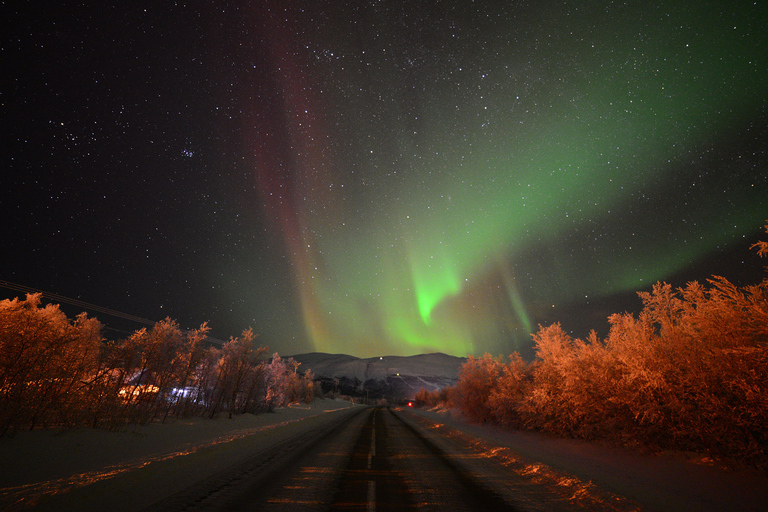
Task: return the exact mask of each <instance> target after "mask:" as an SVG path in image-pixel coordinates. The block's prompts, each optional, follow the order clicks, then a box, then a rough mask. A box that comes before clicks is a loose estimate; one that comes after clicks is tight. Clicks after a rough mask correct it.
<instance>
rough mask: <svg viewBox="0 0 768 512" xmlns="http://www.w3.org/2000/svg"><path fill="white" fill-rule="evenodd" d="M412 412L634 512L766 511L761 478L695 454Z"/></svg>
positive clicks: (504, 459) (767, 485) (502, 457)
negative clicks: (592, 488)
mask: <svg viewBox="0 0 768 512" xmlns="http://www.w3.org/2000/svg"><path fill="white" fill-rule="evenodd" d="M413 413H414V414H417V415H418V416H421V417H424V418H427V419H429V420H430V421H431V422H432V424H433V428H437V429H441V428H444V427H446V426H447V427H449V428H452V429H457V430H459V431H460V432H462V433H464V434H467V435H469V436H471V437H472V438H476V439H480V440H482V441H481V442H480V443H479V444H482V445H484V446H477V447H478V449H480V450H483V451H484V453H492V454H493V456H494V457H495V458H497V459H498V460H499V462H501V463H503V464H505V465H507V464H512V463H513V464H515V465H517V466H518V467H521V468H525V470H527V471H534V472H540V473H543V474H546V473H557V474H559V475H560V476H561V477H563V476H564V477H565V478H562V480H571V479H570V478H569V477H570V476H573V477H576V478H577V479H579V480H580V481H581V482H584V483H587V484H589V483H591V484H595V485H597V486H598V487H599V488H600V489H602V490H604V491H607V492H609V493H613V494H615V495H618V496H622V497H624V498H627V499H629V500H631V501H634V502H636V503H638V504H639V505H640V506H641V510H649V511H658V512H676V511H691V512H704V511H711V512H726V511H734V512H736V511H739V512H745V511H763V512H765V511H768V474H766V473H765V472H760V471H758V470H755V469H752V468H747V467H734V465H733V464H727V463H724V462H718V461H715V460H712V459H710V458H708V457H705V456H702V455H700V454H695V453H681V452H670V453H664V454H648V453H639V452H638V451H636V450H630V449H625V448H620V447H616V446H610V445H607V444H603V443H595V442H587V441H579V440H574V439H561V438H556V437H551V436H547V435H544V434H539V433H534V432H521V431H513V430H509V429H504V428H500V427H495V426H491V425H472V424H468V423H466V422H465V421H463V419H462V418H461V417H460V416H459V415H458V414H457V413H456V412H452V411H445V410H440V411H438V410H432V411H427V410H419V409H415V410H413ZM447 432H448V431H446V433H447ZM499 448H502V449H501V450H500V449H499ZM505 449H506V450H507V453H506V454H505V453H504V450H505ZM575 488H578V486H576V487H575Z"/></svg>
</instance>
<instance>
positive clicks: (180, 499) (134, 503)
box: [0, 400, 768, 512]
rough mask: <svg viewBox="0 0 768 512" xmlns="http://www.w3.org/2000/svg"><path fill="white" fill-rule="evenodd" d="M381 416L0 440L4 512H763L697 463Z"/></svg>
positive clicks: (368, 412) (749, 485) (747, 494)
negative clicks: (339, 510)
mask: <svg viewBox="0 0 768 512" xmlns="http://www.w3.org/2000/svg"><path fill="white" fill-rule="evenodd" d="M372 411H374V409H363V408H361V407H360V406H354V407H353V406H351V404H349V403H348V402H343V401H331V400H319V401H317V402H315V403H314V404H312V405H311V406H305V407H302V408H298V407H297V408H289V409H283V410H280V411H278V412H276V413H275V414H264V415H260V416H250V415H245V416H242V417H237V418H234V419H232V420H228V419H218V420H198V419H193V420H182V421H176V422H173V423H171V424H166V425H148V426H144V427H132V428H130V429H128V430H126V431H123V432H102V431H92V430H81V431H72V432H66V433H62V434H54V433H51V432H44V431H37V432H22V433H19V434H18V435H17V436H16V437H14V438H5V439H0V459H2V461H3V464H2V466H0V509H2V510H25V509H34V510H57V511H58V510H78V511H81V510H82V511H85V510H111V511H120V510H125V511H136V510H142V509H148V510H161V509H162V510H219V509H221V507H222V506H225V508H227V509H236V508H237V504H238V503H242V502H243V500H246V501H249V500H256V501H257V502H261V503H262V504H267V503H272V504H273V505H275V506H278V505H279V506H278V507H277V508H279V509H280V510H281V511H283V512H286V511H288V510H290V509H291V507H293V508H294V509H296V510H307V509H313V508H314V509H317V510H326V509H328V507H329V506H330V504H332V503H338V502H339V500H342V501H344V502H348V501H350V500H352V501H355V500H357V501H355V502H356V503H358V502H359V503H358V504H359V505H360V506H361V507H362V506H363V505H364V504H365V503H364V502H365V500H366V499H371V498H370V496H371V495H372V496H373V499H374V500H376V499H379V500H385V501H382V502H381V503H380V508H381V507H382V506H385V505H386V504H387V503H388V502H387V501H386V500H395V501H397V500H399V501H397V502H398V503H401V505H402V504H405V503H408V504H410V505H409V506H410V507H413V506H417V508H419V510H432V509H434V510H442V509H445V506H446V505H447V504H452V505H454V506H457V505H456V504H457V503H458V502H459V501H460V500H465V501H467V500H468V501H467V503H468V504H466V505H462V506H465V508H466V509H468V510H469V509H472V508H473V507H477V505H476V504H474V505H473V503H474V502H475V501H477V500H475V499H474V498H471V497H472V496H479V495H482V497H481V501H480V503H482V502H483V501H482V500H497V499H501V500H503V501H504V502H505V503H514V505H513V506H514V507H515V510H542V511H543V510H616V511H624V510H652V511H665V512H666V511H678V510H679V511H685V510H691V511H693V510H696V511H707V510H712V511H721V510H725V511H728V510H734V511H735V510H738V511H742V510H768V507H766V506H765V503H768V478H767V477H766V475H765V474H762V473H759V472H756V471H750V470H748V469H743V468H742V469H740V470H734V469H733V468H724V467H719V466H718V465H716V464H714V463H713V462H712V461H706V460H705V459H702V458H701V457H694V456H693V455H692V454H687V455H686V454H669V455H667V456H652V455H643V454H638V453H636V452H633V451H630V450H623V449H618V448H613V447H609V446H604V445H599V444H595V443H586V442H579V441H573V440H563V439H554V438H549V437H546V436H542V435H539V434H532V433H524V432H511V431H508V430H503V429H499V428H494V427H489V426H478V425H469V424H466V423H464V422H463V421H461V419H460V418H456V417H452V416H451V415H450V414H449V413H446V412H436V411H423V410H413V409H410V408H407V409H405V410H394V411H388V410H386V409H377V410H376V413H373V412H372ZM355 413H361V414H355ZM358 452H360V453H358ZM354 454H356V455H354ZM366 456H367V464H368V466H367V467H366ZM356 457H357V458H356ZM354 464H358V465H360V464H362V466H361V467H360V468H354V467H353V465H354ZM350 468H351V469H350ZM350 481H355V482H358V483H359V484H360V485H357V484H353V485H352V487H351V489H353V490H351V491H344V492H350V493H352V494H349V496H352V498H349V497H344V495H343V493H342V494H339V493H341V492H342V491H341V490H340V489H341V488H342V487H343V486H342V485H341V483H342V482H346V484H345V485H346V487H347V488H350V487H349V482H350ZM265 482H270V483H269V485H265ZM441 482H442V483H441ZM450 482H452V483H450ZM363 484H365V485H363ZM377 486H378V492H379V494H378V495H377ZM358 487H360V488H364V490H365V491H366V492H365V493H364V494H363V495H360V494H356V493H358V491H359V489H358V490H355V489H357V488H358ZM461 489H463V491H462V490H461ZM371 493H372V494H371ZM381 493H383V494H381ZM462 493H463V494H462ZM376 496H378V498H376ZM461 496H464V497H463V498H462V497H461ZM468 496H469V497H470V498H471V499H470V498H468ZM259 500H260V501H259ZM345 500H346V501H345ZM374 503H375V501H374ZM190 504H193V505H190ZM158 507H159V508H158ZM233 507H234V508H233ZM441 507H442V508H441ZM353 508H354V507H353ZM480 508H482V506H480Z"/></svg>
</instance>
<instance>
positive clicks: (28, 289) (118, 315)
mask: <svg viewBox="0 0 768 512" xmlns="http://www.w3.org/2000/svg"><path fill="white" fill-rule="evenodd" d="M0 287H3V288H8V289H9V290H14V291H17V292H24V293H39V294H41V295H42V296H43V297H45V298H46V299H50V300H54V301H56V302H63V303H65V304H70V305H72V306H78V307H81V308H83V309H87V310H90V311H96V312H97V313H103V314H105V315H110V316H114V317H116V318H122V319H123V320H128V321H130V322H136V323H139V324H143V325H148V326H150V327H151V326H154V325H155V324H156V323H157V322H153V321H152V320H148V319H146V318H141V317H138V316H134V315H129V314H128V313H123V312H122V311H116V310H114V309H109V308H105V307H103V306H97V305H96V304H90V303H88V302H84V301H82V300H79V299H73V298H70V297H65V296H63V295H59V294H57V293H51V292H46V291H43V290H38V289H36V288H31V287H29V286H25V285H23V284H16V283H11V282H10V281H5V280H3V279H0ZM205 339H206V341H209V342H211V343H215V344H217V345H224V342H223V341H222V340H220V339H217V338H214V337H212V336H206V338H205Z"/></svg>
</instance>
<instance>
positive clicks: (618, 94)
mask: <svg viewBox="0 0 768 512" xmlns="http://www.w3.org/2000/svg"><path fill="white" fill-rule="evenodd" d="M451 5H453V4H451ZM456 5H458V3H457V4H456ZM485 9H486V12H471V13H462V12H459V10H458V9H456V10H453V9H449V8H447V7H445V6H443V7H433V8H431V9H428V11H429V12H428V13H420V14H419V13H417V12H416V9H415V8H409V7H406V6H401V7H400V8H398V7H391V8H389V9H388V8H387V7H383V6H382V7H361V8H359V9H356V10H354V14H352V13H350V14H347V13H346V12H345V11H344V8H343V7H338V8H333V7H331V6H330V5H326V6H325V7H324V9H319V8H318V9H317V10H316V11H312V12H309V11H305V10H300V11H297V12H292V13H291V14H292V15H293V16H296V24H297V26H299V27H301V30H299V31H298V32H299V33H300V34H302V35H300V36H294V35H293V33H291V34H285V33H284V31H286V30H287V29H286V28H285V27H284V26H282V25H280V22H279V20H278V21H275V22H274V23H275V26H273V28H272V30H274V31H276V32H278V33H280V34H284V37H280V38H276V40H279V41H283V43H281V44H282V46H280V45H276V46H275V47H273V48H272V49H271V51H272V52H273V53H274V54H276V55H277V56H278V57H276V58H275V59H276V61H279V62H281V67H280V69H285V68H286V67H290V66H286V64H285V63H286V62H292V63H293V66H294V67H293V68H291V69H293V70H294V71H292V72H291V73H288V72H286V73H285V74H284V75H282V76H280V73H279V72H278V73H277V74H278V76H280V78H279V79H278V80H285V83H283V82H280V83H283V86H282V88H283V90H288V89H289V88H292V90H293V91H295V92H294V94H295V95H294V96H291V97H286V98H284V102H285V104H286V105H291V106H290V108H287V111H286V114H285V118H286V120H285V124H286V126H288V130H289V132H290V134H291V137H290V139H291V143H290V151H289V152H290V161H291V162H292V165H291V167H292V175H291V182H292V186H293V187H294V192H293V204H291V205H290V209H291V214H290V215H289V216H285V215H282V217H281V219H282V220H281V222H282V223H283V229H284V233H286V237H287V247H289V251H288V252H289V254H290V255H291V256H292V260H293V265H294V269H295V273H296V281H295V283H296V286H297V288H298V290H299V295H300V297H301V307H302V311H303V318H304V322H305V329H306V332H307V335H308V337H309V339H310V340H311V343H312V346H313V347H314V349H315V350H318V351H326V352H346V353H354V354H356V355H379V354H412V353H421V352H431V351H441V352H446V353H450V354H456V355H466V354H481V353H482V352H484V351H491V352H497V353H498V352H504V353H509V352H511V351H512V350H520V349H524V348H525V346H526V344H528V343H529V340H530V333H531V332H532V331H533V330H535V328H536V325H537V323H539V322H540V321H542V320H548V319H550V318H551V315H552V311H551V309H552V308H554V307H555V306H556V305H562V304H572V303H575V302H578V301H581V300H583V299H584V298H585V297H587V298H589V299H592V300H600V299H609V298H610V297H612V296H617V295H620V294H626V293H628V292H634V291H636V290H641V289H644V288H647V287H648V286H649V285H650V284H652V283H654V282H656V281H658V280H664V279H668V278H669V277H670V276H673V275H675V273H677V272H679V271H681V270H683V269H685V268H686V267H687V266H689V265H691V264H692V263H694V262H696V261H699V260H701V259H702V258H704V257H706V256H708V255H709V254H711V253H712V251H715V250H717V249H722V248H723V247H727V246H728V245H729V244H732V243H734V242H735V241H738V240H739V239H740V238H742V237H744V236H754V234H755V233H756V232H759V231H760V229H761V226H762V224H763V221H764V219H765V218H766V216H768V208H766V206H768V201H767V200H766V198H767V197H768V186H767V185H766V178H765V170H764V158H763V159H762V160H760V162H761V165H762V166H763V167H762V168H763V173H762V175H761V173H760V172H759V171H758V170H757V164H756V163H755V161H754V160H755V159H754V158H752V157H751V156H750V154H749V153H746V152H745V151H744V150H745V148H743V147H741V145H740V144H739V142H738V141H739V140H740V137H743V136H744V135H745V134H747V133H748V132H749V131H750V130H751V129H754V123H759V122H760V115H762V116H764V115H765V106H766V103H765V102H766V100H765V91H766V90H768V87H767V86H768V71H767V70H768V65H767V62H766V48H768V44H766V43H767V42H766V41H765V35H764V32H765V31H764V26H763V24H762V22H763V21H765V20H766V12H765V7H764V6H760V5H757V4H753V5H745V6H743V7H742V8H741V9H740V10H739V11H738V12H736V11H734V12H725V13H723V12H720V11H719V10H717V9H714V8H711V7H708V6H702V5H701V4H700V3H693V2H688V3H686V5H682V4H680V3H679V2H672V3H670V4H669V5H666V6H654V7H651V6H648V5H647V4H644V3H640V2H630V3H629V5H625V6H623V7H621V6H612V7H610V8H597V7H593V8H590V9H586V8H584V9H577V8H575V7H573V6H572V4H570V3H553V4H551V6H550V8H549V9H547V10H546V12H544V11H542V10H541V9H538V10H535V11H534V10H530V11H527V12H525V11H521V12H518V13H514V12H509V11H510V10H512V11H513V10H514V8H513V7H503V6H496V7H486V8H485ZM362 11H365V12H362ZM361 12H362V14H361ZM323 19H324V20H325V22H322V23H321V22H319V20H323ZM361 20H364V21H361ZM330 23H335V24H337V25H334V26H336V30H328V24H330ZM366 23H367V24H366ZM285 40H291V41H292V42H291V43H290V44H285V43H284V42H285ZM278 46H279V47H278ZM288 82H290V87H289V85H288ZM752 155H754V153H752ZM261 172H263V170H262V171H261ZM262 181H267V182H269V183H271V186H270V187H267V190H266V192H267V193H268V192H275V191H276V188H275V187H276V186H277V185H276V184H275V182H274V180H270V179H267V180H265V179H264V178H262ZM280 183H281V185H280V186H282V182H280ZM266 204H267V207H268V208H274V207H275V206H274V203H269V202H268V201H267V202H266ZM285 219H288V220H287V221H286V220H285ZM703 277H706V276H703ZM681 284H682V283H681ZM565 321H566V319H563V322H565ZM566 327H568V326H567V324H566ZM596 327H597V326H596Z"/></svg>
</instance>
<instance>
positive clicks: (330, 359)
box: [293, 352, 466, 382]
mask: <svg viewBox="0 0 768 512" xmlns="http://www.w3.org/2000/svg"><path fill="white" fill-rule="evenodd" d="M293 357H294V359H295V360H296V361H299V362H301V367H300V370H301V371H306V370H308V369H311V370H312V373H314V374H315V376H318V377H331V378H334V377H348V378H351V379H355V378H356V379H357V380H359V381H360V382H365V381H366V380H368V379H378V380H384V379H386V378H387V377H390V376H397V375H400V376H410V377H442V378H449V379H457V378H458V376H459V368H460V367H461V365H462V364H463V363H464V362H465V361H466V359H465V358H462V357H454V356H449V355H446V354H440V353H435V354H419V355H414V356H382V357H370V358H367V359H359V358H357V357H354V356H348V355H344V354H324V353H321V352H313V353H309V354H300V355H296V356H293Z"/></svg>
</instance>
